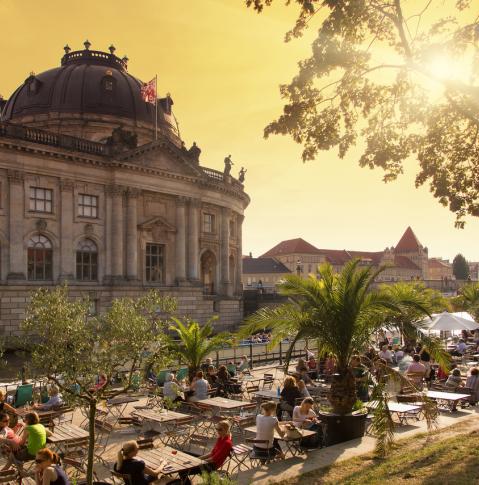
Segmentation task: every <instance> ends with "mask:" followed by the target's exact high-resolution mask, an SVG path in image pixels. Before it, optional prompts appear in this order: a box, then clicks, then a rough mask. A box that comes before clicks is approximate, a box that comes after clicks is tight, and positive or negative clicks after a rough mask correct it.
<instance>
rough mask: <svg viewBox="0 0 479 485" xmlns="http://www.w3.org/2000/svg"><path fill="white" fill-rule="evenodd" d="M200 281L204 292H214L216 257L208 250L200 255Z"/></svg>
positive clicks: (211, 293) (210, 293) (212, 293)
mask: <svg viewBox="0 0 479 485" xmlns="http://www.w3.org/2000/svg"><path fill="white" fill-rule="evenodd" d="M201 282H202V283H203V293H204V294H206V295H214V294H215V293H216V257H215V255H214V254H213V253H212V252H211V251H210V250H207V251H205V252H204V253H203V255H202V256H201Z"/></svg>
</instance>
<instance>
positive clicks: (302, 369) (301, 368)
mask: <svg viewBox="0 0 479 485" xmlns="http://www.w3.org/2000/svg"><path fill="white" fill-rule="evenodd" d="M308 370H309V369H308V366H307V365H306V364H305V362H304V360H303V359H298V365H297V366H296V374H297V375H298V377H299V379H302V380H303V381H304V382H305V383H306V384H312V383H313V381H312V380H311V377H310V376H309V374H308Z"/></svg>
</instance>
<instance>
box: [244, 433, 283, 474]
mask: <svg viewBox="0 0 479 485" xmlns="http://www.w3.org/2000/svg"><path fill="white" fill-rule="evenodd" d="M245 441H246V444H250V445H253V448H252V449H251V451H250V452H249V459H250V460H251V467H254V466H255V464H258V463H259V464H261V465H266V464H267V463H271V462H273V461H274V460H275V459H276V457H277V455H276V454H271V448H268V449H266V448H265V452H267V453H265V454H263V453H258V452H257V451H256V450H255V448H254V446H255V445H269V441H268V440H257V439H250V438H246V440H245ZM256 466H257V465H256Z"/></svg>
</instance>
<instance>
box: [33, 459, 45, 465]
mask: <svg viewBox="0 0 479 485" xmlns="http://www.w3.org/2000/svg"><path fill="white" fill-rule="evenodd" d="M44 461H45V460H42V459H40V458H35V463H38V464H40V463H43V462H44Z"/></svg>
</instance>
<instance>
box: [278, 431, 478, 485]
mask: <svg viewBox="0 0 479 485" xmlns="http://www.w3.org/2000/svg"><path fill="white" fill-rule="evenodd" d="M469 429H470V428H469ZM453 434H454V429H453V428H446V429H445V430H442V431H439V432H437V433H434V434H433V435H432V436H430V437H429V440H428V439H427V438H426V436H424V435H421V436H415V437H413V438H410V439H408V440H401V441H398V442H397V446H396V449H395V450H394V451H393V452H392V453H391V454H390V455H389V456H388V458H387V459H385V460H379V459H375V458H374V457H373V455H362V456H359V457H357V458H353V459H350V460H346V461H342V462H339V463H337V464H334V465H332V466H330V467H326V468H323V469H320V470H316V471H314V472H311V473H306V474H304V475H301V476H299V477H297V478H295V479H292V480H287V481H284V482H281V484H282V485H296V484H297V485H315V484H316V485H320V484H321V485H326V484H331V485H332V484H335V485H336V484H341V485H343V484H357V485H359V484H361V485H366V484H367V485H376V484H378V485H379V484H381V485H395V484H399V483H400V484H408V485H416V484H422V485H448V484H449V485H462V484H464V485H472V484H479V430H474V431H469V432H467V433H464V432H463V433H461V434H457V435H453ZM451 435H453V436H451Z"/></svg>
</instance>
